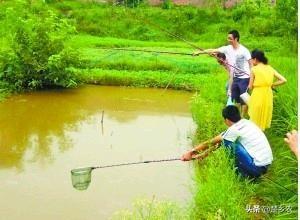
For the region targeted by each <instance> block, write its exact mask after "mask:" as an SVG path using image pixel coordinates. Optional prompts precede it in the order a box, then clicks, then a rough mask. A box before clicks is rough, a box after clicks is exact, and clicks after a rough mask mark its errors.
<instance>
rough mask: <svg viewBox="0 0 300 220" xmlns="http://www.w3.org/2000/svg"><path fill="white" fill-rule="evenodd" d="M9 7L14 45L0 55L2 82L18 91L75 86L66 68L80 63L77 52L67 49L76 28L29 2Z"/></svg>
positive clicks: (9, 32)
mask: <svg viewBox="0 0 300 220" xmlns="http://www.w3.org/2000/svg"><path fill="white" fill-rule="evenodd" d="M15 6H16V7H17V10H15V8H14V9H12V8H7V10H6V14H7V16H6V21H7V24H6V25H8V26H10V29H8V33H7V34H8V36H9V38H10V42H11V44H10V45H9V49H8V50H7V51H5V52H4V51H2V52H0V72H1V73H0V79H1V80H3V81H4V82H7V83H9V84H11V85H13V86H14V87H15V89H17V90H23V89H39V88H43V87H52V86H62V87H69V86H74V85H76V83H75V82H76V77H75V76H72V74H70V72H69V71H68V70H67V68H68V67H69V66H70V65H71V66H72V65H77V64H78V63H79V61H78V59H75V58H76V57H78V56H77V55H76V54H75V53H76V52H74V51H70V50H69V49H65V47H64V41H65V40H66V39H67V35H68V34H70V33H74V31H75V29H74V28H73V27H72V26H71V25H69V24H68V23H67V21H66V20H63V19H59V18H58V17H57V16H56V15H55V14H54V13H53V12H52V11H51V10H46V9H47V8H46V9H44V10H42V9H41V8H42V7H41V6H40V5H31V4H29V3H26V2H21V3H20V4H17V3H16V4H15Z"/></svg>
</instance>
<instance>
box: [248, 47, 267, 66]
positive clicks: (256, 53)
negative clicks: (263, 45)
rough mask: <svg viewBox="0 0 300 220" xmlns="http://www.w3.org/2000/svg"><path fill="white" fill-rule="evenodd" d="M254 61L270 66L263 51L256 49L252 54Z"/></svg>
mask: <svg viewBox="0 0 300 220" xmlns="http://www.w3.org/2000/svg"><path fill="white" fill-rule="evenodd" d="M251 58H252V59H254V58H255V59H257V60H258V61H259V62H262V63H263V64H268V58H267V57H266V56H265V53H264V52H263V51H262V50H258V49H255V50H253V51H252V53H251Z"/></svg>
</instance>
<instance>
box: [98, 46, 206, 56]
mask: <svg viewBox="0 0 300 220" xmlns="http://www.w3.org/2000/svg"><path fill="white" fill-rule="evenodd" d="M98 49H103V50H121V51H137V52H146V53H165V54H178V55H187V56H194V54H193V53H183V52H172V51H156V50H140V49H130V48H118V47H114V48H107V47H98ZM201 54H208V53H206V52H203V53H201Z"/></svg>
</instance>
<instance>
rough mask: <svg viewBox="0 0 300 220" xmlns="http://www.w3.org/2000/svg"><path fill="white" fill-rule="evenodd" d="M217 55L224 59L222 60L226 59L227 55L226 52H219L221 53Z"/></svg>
mask: <svg viewBox="0 0 300 220" xmlns="http://www.w3.org/2000/svg"><path fill="white" fill-rule="evenodd" d="M217 57H218V58H220V59H222V60H226V55H225V53H221V52H219V53H217Z"/></svg>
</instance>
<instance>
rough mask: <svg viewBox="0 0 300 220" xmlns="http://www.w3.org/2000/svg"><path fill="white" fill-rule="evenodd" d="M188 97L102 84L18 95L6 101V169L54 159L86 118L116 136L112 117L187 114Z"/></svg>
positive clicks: (0, 141) (1, 134) (2, 129)
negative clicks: (109, 122) (111, 127)
mask: <svg viewBox="0 0 300 220" xmlns="http://www.w3.org/2000/svg"><path fill="white" fill-rule="evenodd" d="M188 99H189V94H186V93H183V92H176V91H171V92H170V91H163V90H153V89H128V88H116V87H99V86H86V87H82V88H80V89H75V90H54V91H43V92H35V93H28V94H21V95H16V96H13V97H11V98H9V99H8V100H6V101H4V102H2V103H0V147H1V150H0V168H11V167H16V168H17V169H19V170H22V167H23V165H24V161H25V160H26V161H31V162H35V161H38V160H42V161H43V162H44V163H51V162H52V161H53V159H54V157H55V155H54V153H53V151H55V150H58V151H59V152H64V151H66V150H68V149H70V148H72V146H73V145H74V141H73V140H72V139H71V138H70V136H69V135H68V132H69V131H76V130H78V129H80V128H81V125H82V122H83V121H87V122H89V121H91V122H93V123H96V124H97V125H99V126H97V128H96V129H99V135H101V133H102V135H104V134H103V133H104V132H109V134H106V135H110V136H112V135H114V134H113V131H110V130H106V129H105V127H106V126H105V125H106V120H107V119H108V118H109V119H112V120H116V121H117V122H118V123H128V122H130V121H132V120H134V119H136V118H137V117H139V115H156V114H157V115H161V116H163V115H164V114H166V115H168V114H175V115H179V116H180V115H186V114H187V112H188V105H187V101H188ZM102 111H104V123H103V125H104V126H103V129H101V124H100V121H101V117H102ZM55 148H57V149H55Z"/></svg>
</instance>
